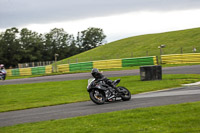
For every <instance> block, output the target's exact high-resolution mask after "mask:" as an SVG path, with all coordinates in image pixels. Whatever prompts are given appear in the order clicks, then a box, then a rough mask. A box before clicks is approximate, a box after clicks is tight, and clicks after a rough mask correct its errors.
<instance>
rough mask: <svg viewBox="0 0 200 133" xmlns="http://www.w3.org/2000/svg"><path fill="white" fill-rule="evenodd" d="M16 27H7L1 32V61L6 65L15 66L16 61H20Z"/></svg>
mask: <svg viewBox="0 0 200 133" xmlns="http://www.w3.org/2000/svg"><path fill="white" fill-rule="evenodd" d="M18 33H19V31H18V29H17V28H15V27H13V28H11V29H7V30H6V31H5V32H3V33H2V34H1V37H0V39H1V41H0V45H1V46H0V47H1V48H2V51H1V59H0V60H1V61H2V62H1V63H3V64H5V66H6V67H9V66H13V67H16V66H17V63H18V62H19V61H20V59H21V56H20V52H21V51H20V48H21V47H20V44H19V39H18V38H17V36H18Z"/></svg>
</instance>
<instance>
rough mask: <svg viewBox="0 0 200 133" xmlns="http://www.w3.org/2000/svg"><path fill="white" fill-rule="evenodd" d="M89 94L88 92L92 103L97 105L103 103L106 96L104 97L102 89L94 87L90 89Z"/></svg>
mask: <svg viewBox="0 0 200 133" xmlns="http://www.w3.org/2000/svg"><path fill="white" fill-rule="evenodd" d="M89 94H90V99H91V100H92V101H93V102H94V103H96V104H98V105H100V104H104V103H105V100H106V98H105V95H104V92H103V91H101V90H97V89H94V90H92V91H90V93H89Z"/></svg>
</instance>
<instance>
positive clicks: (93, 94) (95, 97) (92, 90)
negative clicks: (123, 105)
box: [87, 79, 131, 104]
mask: <svg viewBox="0 0 200 133" xmlns="http://www.w3.org/2000/svg"><path fill="white" fill-rule="evenodd" d="M119 82H120V79H117V80H115V81H113V85H114V86H117V84H119ZM117 88H118V90H119V91H117V90H116V89H114V88H113V87H111V86H109V85H107V84H106V83H105V82H104V81H103V80H100V81H95V79H89V80H88V86H87V91H88V92H89V95H90V99H91V100H92V101H93V102H94V103H96V104H104V103H105V102H111V101H116V100H117V99H118V98H121V100H123V101H128V100H130V99H131V93H130V91H129V90H128V89H127V88H125V87H122V86H119V87H117Z"/></svg>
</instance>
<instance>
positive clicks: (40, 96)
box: [0, 74, 200, 112]
mask: <svg viewBox="0 0 200 133" xmlns="http://www.w3.org/2000/svg"><path fill="white" fill-rule="evenodd" d="M120 78H121V82H120V84H119V86H125V87H127V88H128V89H129V90H130V91H131V93H132V94H137V93H141V92H148V91H155V90H161V89H166V88H172V87H178V86H181V84H184V83H192V82H197V81H200V77H199V75H198V74H188V75H186V74H175V75H174V74H171V75H163V80H156V81H140V76H125V77H120ZM111 79H112V80H115V79H117V77H115V78H111ZM86 87H87V80H72V81H57V82H45V83H34V84H18V85H1V88H0V112H5V111H11V110H20V109H28V108H34V107H42V106H49V105H57V104H65V103H73V102H80V101H87V100H89V95H88V92H87V91H86Z"/></svg>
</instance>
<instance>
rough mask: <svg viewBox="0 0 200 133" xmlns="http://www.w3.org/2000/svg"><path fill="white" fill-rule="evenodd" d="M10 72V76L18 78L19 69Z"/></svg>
mask: <svg viewBox="0 0 200 133" xmlns="http://www.w3.org/2000/svg"><path fill="white" fill-rule="evenodd" d="M11 72H12V76H19V69H18V68H17V69H12V70H11Z"/></svg>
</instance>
